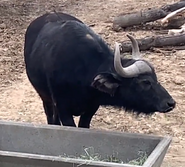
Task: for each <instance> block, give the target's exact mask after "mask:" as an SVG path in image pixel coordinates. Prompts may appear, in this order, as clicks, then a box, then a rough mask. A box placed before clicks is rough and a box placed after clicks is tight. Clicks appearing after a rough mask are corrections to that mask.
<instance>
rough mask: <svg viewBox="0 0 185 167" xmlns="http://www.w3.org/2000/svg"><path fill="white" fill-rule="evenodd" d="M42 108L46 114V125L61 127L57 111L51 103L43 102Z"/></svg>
mask: <svg viewBox="0 0 185 167" xmlns="http://www.w3.org/2000/svg"><path fill="white" fill-rule="evenodd" d="M43 107H44V110H45V113H46V117H47V122H48V124H51V125H61V123H60V119H59V116H58V113H57V110H56V108H55V106H54V104H53V103H52V101H44V100H43Z"/></svg>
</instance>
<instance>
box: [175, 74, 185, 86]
mask: <svg viewBox="0 0 185 167" xmlns="http://www.w3.org/2000/svg"><path fill="white" fill-rule="evenodd" d="M184 81H185V79H184V77H181V76H176V77H175V78H174V81H173V82H174V83H175V84H177V85H183V84H184Z"/></svg>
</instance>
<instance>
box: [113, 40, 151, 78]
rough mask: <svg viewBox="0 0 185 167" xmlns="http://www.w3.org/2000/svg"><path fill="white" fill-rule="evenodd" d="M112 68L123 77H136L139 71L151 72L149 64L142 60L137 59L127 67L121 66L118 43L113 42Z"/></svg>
mask: <svg viewBox="0 0 185 167" xmlns="http://www.w3.org/2000/svg"><path fill="white" fill-rule="evenodd" d="M114 68H115V70H116V72H117V73H118V74H119V75H120V76H122V77H125V78H132V77H136V76H138V75H139V74H141V73H145V72H151V71H152V69H151V68H150V66H149V65H148V64H147V63H146V62H145V61H143V60H138V61H136V62H135V63H134V64H132V65H130V66H128V67H122V64H121V57H120V49H119V43H117V42H115V53H114Z"/></svg>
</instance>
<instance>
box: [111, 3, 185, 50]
mask: <svg viewBox="0 0 185 167" xmlns="http://www.w3.org/2000/svg"><path fill="white" fill-rule="evenodd" d="M154 21H157V22H158V23H159V25H160V26H161V29H163V28H164V29H168V31H167V34H165V35H162V36H161V35H160V36H156V35H154V36H151V37H145V38H142V39H137V40H138V43H139V46H140V50H150V49H151V48H153V47H159V48H160V47H168V46H184V45H185V0H180V1H179V2H176V3H173V4H168V5H165V6H162V7H160V8H151V9H144V10H142V11H138V12H134V13H126V14H120V15H118V16H116V17H115V18H114V20H113V30H114V31H117V32H118V31H120V30H121V29H123V28H127V27H132V26H137V25H144V24H146V23H148V22H154ZM184 48H185V47H184ZM130 51H131V43H130V41H125V42H122V52H130Z"/></svg>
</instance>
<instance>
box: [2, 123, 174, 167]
mask: <svg viewBox="0 0 185 167" xmlns="http://www.w3.org/2000/svg"><path fill="white" fill-rule="evenodd" d="M170 142H171V138H170V137H158V136H150V135H144V134H131V133H121V132H112V131H101V130H93V129H80V128H71V127H63V126H49V125H32V124H25V123H15V122H7V121H0V167H51V166H52V167H113V166H114V167H139V166H138V165H132V164H130V163H129V162H130V161H131V160H134V159H137V158H138V152H141V151H142V152H145V153H146V155H147V158H146V160H145V161H144V164H143V165H140V166H143V167H160V166H161V163H162V161H163V158H164V156H165V154H166V151H167V149H168V147H169V145H170ZM88 147H92V148H93V149H94V151H95V152H96V153H98V154H100V155H101V158H102V159H105V158H106V157H107V156H110V155H113V154H114V153H116V156H117V158H119V159H121V160H122V162H124V163H123V164H120V163H115V162H103V161H99V160H93V159H90V160H87V159H80V158H78V157H80V156H81V155H83V154H84V149H85V148H88Z"/></svg>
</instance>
